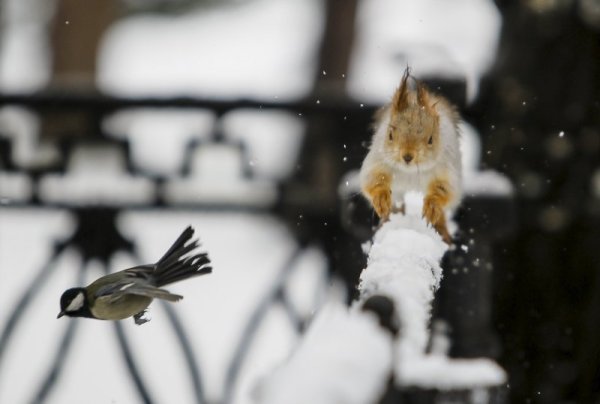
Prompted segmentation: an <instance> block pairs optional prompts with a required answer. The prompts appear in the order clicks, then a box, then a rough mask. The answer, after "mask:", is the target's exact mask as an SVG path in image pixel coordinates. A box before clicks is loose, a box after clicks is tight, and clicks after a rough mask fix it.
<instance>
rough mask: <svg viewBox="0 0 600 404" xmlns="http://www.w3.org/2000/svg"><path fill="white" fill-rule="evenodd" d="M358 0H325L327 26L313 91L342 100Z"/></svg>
mask: <svg viewBox="0 0 600 404" xmlns="http://www.w3.org/2000/svg"><path fill="white" fill-rule="evenodd" d="M357 5H358V0H326V11H325V12H326V15H325V26H324V31H323V40H322V41H321V49H320V52H319V69H318V70H317V72H316V73H317V76H316V78H315V87H314V92H315V93H316V94H319V93H322V92H327V93H328V94H329V95H334V96H340V97H343V96H344V95H345V93H346V79H345V77H346V72H347V70H348V65H349V64H350V57H351V55H352V47H353V43H354V27H355V24H356V9H357Z"/></svg>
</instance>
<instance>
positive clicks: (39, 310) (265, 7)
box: [0, 0, 508, 404]
mask: <svg viewBox="0 0 600 404" xmlns="http://www.w3.org/2000/svg"><path fill="white" fill-rule="evenodd" d="M1 5H2V12H1V13H0V18H2V36H1V37H0V90H1V91H10V92H15V91H17V92H29V91H33V90H37V89H40V88H43V86H44V85H45V84H46V83H47V81H48V78H49V66H50V55H49V54H48V53H49V52H48V48H47V41H48V36H47V26H48V22H49V21H50V19H51V18H52V11H53V10H52V6H51V2H48V1H46V0H3V1H2V2H1ZM323 17H324V16H323V3H322V1H320V0H288V1H281V0H254V1H247V2H235V3H234V4H233V5H230V6H228V7H214V8H208V9H206V8H199V9H198V10H196V11H194V10H191V11H190V12H187V13H186V14H183V15H178V16H156V15H155V16H147V15H146V16H133V17H130V18H127V19H124V20H121V21H119V22H117V23H116V24H115V25H114V26H112V27H111V28H110V29H109V31H108V32H107V33H106V35H105V37H104V40H103V43H102V46H101V49H100V52H99V56H98V57H99V59H98V77H97V84H98V87H99V88H100V89H102V90H103V91H106V92H108V93H111V94H115V95H128V96H146V95H158V96H161V95H164V96H168V95H182V94H183V95H198V96H203V97H216V98H238V97H252V98H256V99H266V100H277V99H281V100H285V99H288V100H289V99H296V98H300V97H302V96H306V95H307V94H308V93H309V91H310V89H311V85H312V83H311V80H312V78H313V77H314V72H315V69H316V68H317V66H316V54H317V51H318V46H319V39H320V35H321V33H322V28H323V27H322V25H323ZM499 27H500V19H499V15H498V13H497V10H496V9H495V6H494V5H493V2H492V1H491V0H490V1H484V0H455V1H453V2H452V6H450V5H449V4H448V2H446V1H445V0H414V1H405V2H396V1H394V0H363V1H361V2H360V3H359V10H358V19H357V31H356V33H357V38H356V43H355V49H354V52H353V57H352V61H351V66H350V69H349V71H348V74H347V75H346V78H347V82H348V86H347V88H348V91H349V94H351V95H352V96H353V97H354V98H355V99H357V100H358V101H360V102H376V103H381V102H384V101H386V100H387V99H388V97H389V96H390V94H391V91H392V90H393V88H394V86H395V85H396V84H397V81H398V77H399V75H400V73H401V71H402V70H403V69H404V67H405V65H406V64H407V63H409V64H410V65H411V66H412V67H413V68H414V69H413V72H414V74H415V75H416V76H419V74H420V73H422V74H441V75H444V76H451V77H452V76H461V75H462V76H464V77H466V78H467V81H468V91H469V97H470V99H473V98H474V97H475V96H476V93H477V85H478V79H479V77H480V76H481V74H483V73H484V72H485V70H486V69H487V68H489V66H490V64H491V62H492V61H493V57H494V55H495V49H496V45H497V39H498V30H499ZM104 124H105V125H106V127H107V129H109V131H110V132H111V133H115V135H116V136H119V137H122V138H126V139H128V140H129V141H130V142H131V145H132V153H133V158H134V164H135V165H136V166H137V167H139V168H141V169H144V170H147V171H148V172H151V173H153V174H159V175H162V176H164V177H166V178H168V179H169V181H167V183H166V185H165V187H164V188H163V189H161V190H159V192H163V193H164V194H165V197H166V198H167V200H169V201H173V202H186V201H187V202H190V201H198V200H202V201H215V200H226V201H227V200H228V201H244V202H246V203H248V204H250V205H252V206H268V204H269V203H271V201H272V200H273V195H274V194H273V192H275V190H274V189H273V184H274V182H273V181H275V180H279V179H281V178H284V177H285V176H287V175H289V174H290V173H291V171H292V170H293V165H294V161H295V158H296V156H297V152H298V146H299V144H300V142H301V140H302V133H303V129H304V127H303V122H302V121H301V120H300V119H299V118H298V117H297V116H294V115H290V114H287V113H284V112H279V111H272V112H255V111H254V112H253V111H234V112H231V113H230V114H228V115H227V116H225V117H224V120H223V121H222V123H221V124H222V126H221V127H220V130H222V132H223V133H224V135H225V136H226V138H228V139H231V140H239V139H243V140H244V141H246V142H248V145H249V157H248V160H247V161H242V160H241V159H240V158H239V157H240V156H239V155H238V154H237V152H236V150H235V149H231V148H222V147H213V148H210V147H207V148H204V147H201V148H198V149H197V153H195V154H194V155H193V160H192V176H191V177H190V178H186V180H185V181H182V180H177V179H176V178H174V177H175V174H176V173H177V172H178V170H179V169H180V166H181V164H182V155H183V153H184V150H185V146H186V144H188V142H189V141H190V140H199V141H202V140H204V139H206V138H207V136H208V135H209V134H210V133H211V131H212V130H214V129H215V117H214V116H212V115H211V114H210V113H190V112H188V111H184V112H181V111H165V110H161V111H156V110H142V111H136V112H131V113H121V114H118V115H115V116H113V117H111V119H109V120H107V121H106V122H105V123H104ZM38 125H39V122H37V120H36V117H35V116H33V115H32V114H30V113H28V112H27V111H23V110H21V109H17V108H3V109H0V128H1V129H2V130H3V132H5V133H6V134H8V135H9V136H11V138H12V142H13V146H14V147H13V148H14V151H15V156H14V157H15V158H16V160H17V162H18V164H20V165H21V166H23V167H34V166H36V165H37V164H41V163H44V162H48V161H52V159H54V158H56V151H55V150H53V148H52V147H50V146H48V145H43V144H38V142H37V137H38V132H37V131H38ZM466 128H467V129H466V130H465V131H466V132H469V127H468V126H466ZM471 129H472V128H471ZM471 131H472V130H471ZM368 136H369V134H367V133H365V140H366V139H368ZM466 137H467V138H476V134H474V136H470V135H467V136H466ZM466 147H470V149H471V150H476V145H475V146H473V144H472V143H471V144H470V145H467V146H466ZM341 152H342V151H340V153H341ZM467 154H468V156H474V155H475V154H474V153H467ZM468 158H470V159H471V160H469V163H468V164H467V165H468V166H471V167H474V166H475V164H476V161H477V157H476V156H475V157H468ZM99 162H102V163H101V164H100V163H99ZM68 163H69V173H68V176H67V177H65V178H60V177H54V176H48V177H47V178H44V179H43V181H42V182H41V191H42V196H43V197H44V198H45V200H48V201H59V202H60V201H68V200H77V201H79V202H81V203H97V202H98V201H99V199H104V201H105V202H115V201H117V202H118V201H125V200H126V201H129V202H134V203H143V202H144V201H145V200H147V199H148V198H150V197H151V196H152V192H153V190H152V189H151V188H150V187H149V185H148V184H147V182H146V181H145V180H144V179H143V178H128V177H127V176H124V175H123V172H124V163H123V159H122V157H120V156H119V155H117V154H115V153H114V152H113V151H111V150H97V149H85V148H82V149H81V150H78V151H77V153H75V154H74V155H73V156H71V160H70V161H69V162H68ZM245 166H250V167H251V168H252V169H253V170H254V172H255V173H256V174H257V177H256V178H257V180H256V183H249V182H248V181H246V180H243V179H242V178H241V175H240V173H241V169H242V168H244V167H245ZM0 169H1V165H0ZM492 176H493V174H492ZM480 182H481V183H483V184H485V185H486V186H489V187H491V189H489V190H488V191H491V192H506V191H507V190H508V187H507V186H506V184H505V183H503V182H502V180H501V179H500V180H498V181H493V180H492V181H489V180H483V181H480ZM131 190H135V191H134V192H132V191H131ZM30 192H31V188H30V184H29V182H28V179H27V178H25V177H23V176H20V175H19V174H15V173H5V172H2V171H0V198H2V199H1V202H2V203H5V204H6V203H10V201H11V200H19V199H26V198H27V197H28V195H29V193H30ZM473 192H474V191H473ZM189 224H191V225H192V226H194V227H195V228H196V230H197V232H198V235H199V236H200V237H201V240H202V242H203V245H204V247H205V248H206V250H207V251H209V253H210V256H211V258H212V260H213V263H214V273H213V274H212V275H210V276H207V277H203V278H201V279H197V280H191V281H188V282H183V283H180V284H176V285H173V286H171V287H170V289H172V290H173V291H174V292H175V293H180V294H182V295H184V296H185V299H184V300H183V301H182V302H180V303H178V304H177V305H175V306H174V309H175V310H177V312H178V313H179V314H180V315H181V317H182V318H183V320H184V324H185V326H186V327H187V331H188V332H189V335H190V337H191V339H192V341H193V344H194V348H195V354H196V356H197V359H198V362H199V363H200V366H201V372H202V376H203V382H204V388H205V390H206V394H207V397H208V398H209V400H211V401H218V400H219V399H221V398H222V394H223V387H224V380H225V373H226V368H227V366H228V364H229V362H230V360H231V355H232V354H233V351H234V348H235V346H236V344H237V342H238V341H239V339H240V338H241V337H242V336H241V332H242V329H243V327H244V325H245V321H246V320H247V319H248V316H249V314H250V313H251V312H252V311H253V309H254V308H255V307H256V304H257V303H258V302H259V300H260V298H261V297H262V296H263V295H264V294H265V293H266V291H268V290H269V288H270V287H271V286H272V284H273V282H274V281H275V279H277V275H278V273H279V271H280V270H281V266H282V265H283V263H284V262H285V261H286V259H287V258H288V256H289V255H290V254H291V253H292V252H293V251H294V249H295V248H296V245H295V241H294V239H293V237H292V235H291V234H290V232H289V231H288V230H287V229H286V228H285V227H284V225H283V224H282V223H281V222H279V221H278V220H277V219H276V218H274V217H270V216H268V215H261V214H242V213H240V214H225V213H218V212H211V213H197V212H190V211H177V212H171V211H157V212H148V211H144V212H125V213H124V214H123V215H122V217H121V218H120V220H119V227H120V229H121V230H122V232H123V234H125V235H126V236H128V237H130V238H131V239H132V240H134V241H135V242H136V243H137V244H138V245H139V246H140V253H141V256H142V258H143V260H144V261H147V262H152V261H154V260H156V259H157V258H158V257H159V256H161V255H162V253H163V252H164V250H165V248H167V247H168V246H169V244H170V243H171V242H172V241H173V240H174V239H175V237H176V236H177V235H178V234H179V232H180V231H181V230H182V229H183V228H184V227H185V226H187V225H189ZM73 228H74V223H73V218H72V217H70V216H69V214H68V213H66V212H64V211H59V210H53V211H48V210H39V209H19V210H16V209H12V208H11V209H1V208H0V324H4V323H5V321H6V319H7V316H8V315H9V313H10V310H11V309H12V307H13V304H14V302H16V301H17V299H18V297H19V296H20V295H21V293H22V292H23V290H24V288H25V287H26V286H27V285H28V284H29V282H30V281H31V280H32V278H33V277H34V276H35V275H36V273H37V271H38V270H39V269H40V268H41V266H42V265H43V264H44V263H45V261H46V260H47V259H48V257H49V255H50V252H51V246H52V241H53V240H56V239H61V238H64V237H67V236H68V235H69V234H70V233H71V232H72V231H73ZM133 264H134V262H132V261H131V259H129V258H128V257H125V256H116V257H114V259H113V261H112V262H111V265H110V267H111V270H117V269H121V268H124V267H127V266H131V265H133ZM79 265H80V257H79V256H78V254H77V253H76V252H74V251H72V250H68V251H66V253H65V254H64V255H63V256H62V257H61V259H60V260H59V262H58V263H57V268H56V271H55V272H54V273H53V276H51V277H50V278H49V279H48V281H47V282H46V283H44V284H43V286H42V288H41V289H40V290H39V293H37V294H36V295H35V298H34V300H33V302H32V304H31V306H30V309H29V310H27V312H26V316H25V319H24V320H23V321H22V323H20V325H19V327H18V329H17V330H16V332H15V334H14V336H13V339H12V340H11V341H10V345H9V349H8V351H6V352H5V353H4V355H5V356H4V357H3V361H2V365H0V402H1V403H4V402H6V403H19V402H25V401H28V400H30V399H31V397H32V396H31V395H32V394H33V392H32V390H31V386H32V385H37V383H38V382H39V381H40V380H41V377H43V375H45V373H46V369H47V366H48V363H49V362H50V360H51V358H52V357H53V355H54V354H55V352H56V348H57V344H58V340H59V337H60V336H61V335H62V333H63V332H64V329H65V327H66V325H67V323H68V322H69V321H79V322H80V324H79V327H78V335H77V336H76V338H75V340H74V343H73V346H72V347H71V351H70V353H69V356H68V359H67V360H68V363H67V366H65V368H64V369H65V371H64V373H63V374H62V375H61V377H60V379H59V381H58V384H57V388H56V390H55V391H54V392H53V393H52V394H51V395H50V399H49V400H48V402H50V403H80V402H87V403H111V402H114V403H131V402H136V401H137V400H138V396H137V393H136V391H135V390H134V387H133V385H132V384H131V383H130V378H129V375H128V374H127V373H126V370H125V367H124V365H123V363H122V358H121V357H120V352H119V350H118V349H117V345H116V338H115V336H114V333H113V328H112V327H111V326H110V325H109V324H108V323H105V322H100V321H91V320H71V319H61V320H60V321H58V320H56V319H55V317H56V314H57V311H58V299H59V296H60V294H61V292H62V291H63V290H64V289H66V288H67V287H70V286H73V285H74V283H75V282H76V272H77V269H78V267H79ZM90 265H91V266H92V268H90V271H89V272H88V275H89V277H90V279H88V280H91V279H92V278H94V277H95V276H96V275H98V274H100V268H99V264H98V263H94V262H92V263H91V264H90ZM325 272H326V268H325V260H324V258H323V256H322V253H321V252H320V251H318V250H316V249H311V250H309V251H307V252H306V253H305V254H304V256H303V257H302V260H301V262H300V263H299V265H297V267H296V268H294V270H293V272H292V276H291V277H290V279H288V280H287V288H288V290H289V292H290V294H291V296H292V297H293V301H294V303H295V304H296V305H297V306H298V307H299V308H300V309H301V311H302V313H303V314H305V315H306V316H307V317H309V316H310V315H311V314H312V313H314V312H315V311H316V310H317V308H318V307H320V304H321V303H322V302H323V299H324V297H325V295H326V294H327V292H326V289H327V286H328V285H327V281H326V277H325ZM152 314H153V319H152V321H151V322H150V323H148V324H146V325H144V326H143V327H136V326H134V325H133V322H132V321H124V322H123V323H124V327H125V329H126V332H127V333H128V335H129V336H130V338H131V340H132V341H133V342H134V344H135V346H134V349H133V350H134V355H135V358H136V359H137V360H138V362H139V364H140V365H141V366H140V367H141V369H142V374H143V376H144V377H145V378H146V380H148V381H149V385H150V388H151V392H152V393H153V394H154V395H155V396H156V397H157V398H158V400H159V401H160V402H178V403H187V402H193V392H192V389H191V386H190V384H189V383H188V379H187V378H186V376H185V374H184V372H185V370H184V369H185V368H183V367H182V366H181V364H180V362H179V357H178V355H179V351H178V349H177V346H175V345H174V344H176V342H175V339H174V338H173V333H172V331H171V329H170V327H169V326H168V321H167V318H166V316H165V314H164V312H163V310H162V308H161V307H160V306H159V305H156V304H155V305H154V309H153V313H152ZM297 341H298V336H297V335H296V334H295V333H294V331H293V329H292V327H291V324H290V322H289V320H288V319H287V318H285V316H284V314H283V312H282V310H281V309H279V308H277V307H275V308H273V309H272V310H271V311H270V312H269V315H268V316H267V318H266V319H265V321H264V323H263V324H262V325H261V327H260V330H259V333H258V335H257V338H256V343H255V345H254V346H253V347H252V349H251V352H250V355H249V357H248V360H247V362H246V364H245V366H244V368H243V369H242V377H241V381H240V384H239V385H238V389H237V391H236V392H235V397H234V402H235V403H236V404H237V403H240V404H244V403H250V402H252V400H251V391H252V390H253V388H254V387H255V385H256V382H257V380H259V379H260V378H262V377H263V376H265V375H268V374H269V373H270V372H271V370H272V369H273V368H274V367H275V366H277V365H279V364H280V363H281V362H282V361H283V360H284V359H285V358H286V357H288V355H289V354H290V352H291V351H292V348H293V347H294V346H295V343H296V342H297Z"/></svg>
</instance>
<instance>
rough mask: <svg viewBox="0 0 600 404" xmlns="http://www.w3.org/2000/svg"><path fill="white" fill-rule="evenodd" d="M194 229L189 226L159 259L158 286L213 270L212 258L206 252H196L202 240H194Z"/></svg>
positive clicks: (157, 264) (156, 271)
mask: <svg viewBox="0 0 600 404" xmlns="http://www.w3.org/2000/svg"><path fill="white" fill-rule="evenodd" d="M193 236H194V229H192V227H191V226H188V228H187V229H185V230H184V231H183V233H181V235H180V236H179V238H178V239H177V240H176V241H175V242H174V243H173V245H172V246H171V248H169V251H167V252H166V254H165V255H164V256H163V257H162V258H161V259H160V260H158V262H157V263H156V266H155V269H154V273H153V275H154V277H155V280H156V286H158V287H161V286H163V285H167V284H169V283H173V282H177V281H181V280H184V279H187V278H191V277H193V276H198V275H206V274H209V273H211V272H212V268H211V267H210V266H209V265H208V264H210V259H209V258H208V254H207V253H205V252H197V251H196V252H195V253H194V250H196V249H197V248H198V247H199V246H200V242H199V241H198V239H196V240H192V241H190V240H191V239H192V237H193ZM190 253H191V254H190Z"/></svg>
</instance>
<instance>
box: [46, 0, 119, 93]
mask: <svg viewBox="0 0 600 404" xmlns="http://www.w3.org/2000/svg"><path fill="white" fill-rule="evenodd" d="M118 11H119V5H118V2H117V1H116V0H85V1H81V0H58V3H57V7H56V15H55V18H54V22H53V24H52V32H51V46H52V55H53V65H52V81H51V84H50V85H51V87H58V88H60V87H66V88H68V89H80V90H90V89H93V88H94V87H95V77H96V55H97V53H98V45H99V43H100V40H101V38H102V35H103V34H104V32H105V31H106V28H107V27H108V26H109V25H110V24H111V23H112V22H113V21H114V20H115V18H116V17H117V15H118Z"/></svg>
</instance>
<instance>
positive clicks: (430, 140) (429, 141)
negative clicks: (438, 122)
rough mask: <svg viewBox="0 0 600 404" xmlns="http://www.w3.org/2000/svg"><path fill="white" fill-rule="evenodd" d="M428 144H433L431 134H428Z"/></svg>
mask: <svg viewBox="0 0 600 404" xmlns="http://www.w3.org/2000/svg"><path fill="white" fill-rule="evenodd" d="M427 144H428V145H430V146H431V145H432V144H433V136H429V140H428V141H427Z"/></svg>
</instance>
